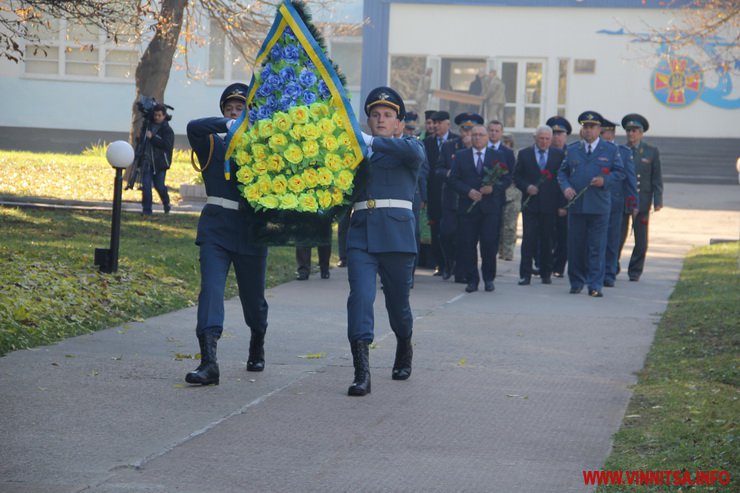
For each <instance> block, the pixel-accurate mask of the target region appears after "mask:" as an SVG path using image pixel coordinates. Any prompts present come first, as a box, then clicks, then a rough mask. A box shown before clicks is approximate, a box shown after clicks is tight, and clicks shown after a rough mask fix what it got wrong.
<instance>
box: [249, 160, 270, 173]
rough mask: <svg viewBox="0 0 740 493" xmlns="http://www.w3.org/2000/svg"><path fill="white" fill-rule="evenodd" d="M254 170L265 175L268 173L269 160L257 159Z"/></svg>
mask: <svg viewBox="0 0 740 493" xmlns="http://www.w3.org/2000/svg"><path fill="white" fill-rule="evenodd" d="M252 171H254V173H255V174H257V175H264V174H265V173H267V161H257V162H256V163H254V164H253V165H252Z"/></svg>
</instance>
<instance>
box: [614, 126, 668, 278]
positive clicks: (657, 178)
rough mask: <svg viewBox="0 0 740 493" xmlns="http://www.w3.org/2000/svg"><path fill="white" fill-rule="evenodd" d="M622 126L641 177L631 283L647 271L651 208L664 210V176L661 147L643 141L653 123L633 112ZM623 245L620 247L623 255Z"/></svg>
mask: <svg viewBox="0 0 740 493" xmlns="http://www.w3.org/2000/svg"><path fill="white" fill-rule="evenodd" d="M622 127H624V129H625V130H626V131H627V146H628V147H629V148H630V149H631V150H632V159H633V161H634V163H635V174H636V175H637V189H638V190H639V192H638V203H639V204H638V205H639V211H638V213H637V217H634V218H632V219H633V220H632V231H633V232H634V233H635V248H634V249H633V250H632V256H631V257H630V263H629V270H628V272H627V273H628V275H629V279H630V281H639V280H640V276H641V275H642V270H643V269H644V268H645V256H646V254H647V248H648V223H649V222H650V207H651V206H652V207H653V210H654V211H655V212H658V211H659V210H661V209H662V208H663V174H662V171H661V167H660V153H659V152H658V148H657V147H654V146H651V145H648V144H646V143H644V142H643V141H642V136H643V134H644V133H645V132H647V130H648V127H649V124H648V121H647V119H646V118H645V117H644V116H642V115H638V114H637V113H630V114H629V115H627V116H625V117H624V118H622ZM630 218H631V217H630V215H629V214H625V217H624V219H623V221H622V246H624V242H625V240H626V239H627V232H628V231H629V227H630ZM622 246H620V247H619V251H620V254H621V251H622Z"/></svg>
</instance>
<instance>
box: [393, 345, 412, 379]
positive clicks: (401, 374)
mask: <svg viewBox="0 0 740 493" xmlns="http://www.w3.org/2000/svg"><path fill="white" fill-rule="evenodd" d="M413 356H414V348H413V347H412V346H411V338H410V337H407V338H405V339H401V338H400V337H397V338H396V360H395V361H394V362H393V373H392V374H391V378H393V380H407V379H408V378H409V377H410V376H411V359H412V357H413Z"/></svg>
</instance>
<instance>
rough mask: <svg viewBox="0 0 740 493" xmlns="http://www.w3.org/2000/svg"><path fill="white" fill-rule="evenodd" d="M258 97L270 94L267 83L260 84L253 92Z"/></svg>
mask: <svg viewBox="0 0 740 493" xmlns="http://www.w3.org/2000/svg"><path fill="white" fill-rule="evenodd" d="M255 94H256V95H257V97H258V98H266V97H267V96H269V95H270V94H272V89H270V86H269V85H267V84H262V85H261V86H260V87H259V89H257V92H256V93H255Z"/></svg>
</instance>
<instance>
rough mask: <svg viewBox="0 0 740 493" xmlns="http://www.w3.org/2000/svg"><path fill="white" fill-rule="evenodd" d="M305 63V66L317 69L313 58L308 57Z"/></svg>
mask: <svg viewBox="0 0 740 493" xmlns="http://www.w3.org/2000/svg"><path fill="white" fill-rule="evenodd" d="M303 65H304V66H305V67H306V68H307V69H311V70H313V69H315V68H316V65H314V64H313V62H312V61H311V59H310V58H306V61H305V62H304V63H303Z"/></svg>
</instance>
